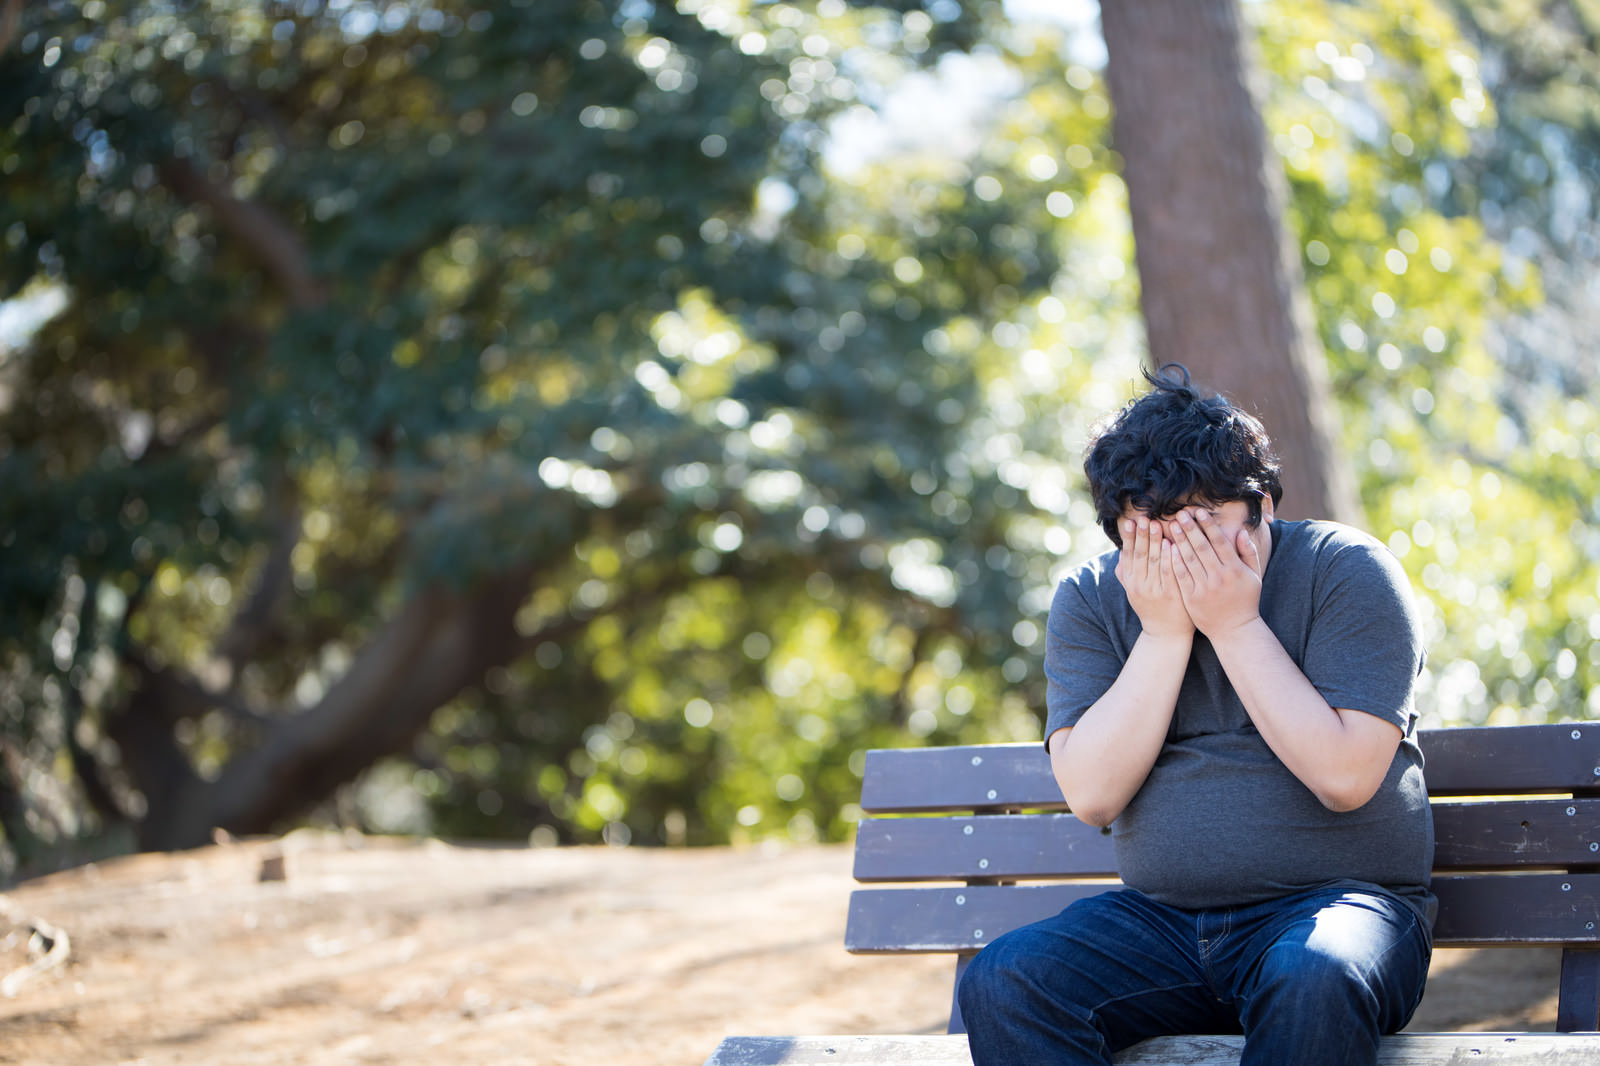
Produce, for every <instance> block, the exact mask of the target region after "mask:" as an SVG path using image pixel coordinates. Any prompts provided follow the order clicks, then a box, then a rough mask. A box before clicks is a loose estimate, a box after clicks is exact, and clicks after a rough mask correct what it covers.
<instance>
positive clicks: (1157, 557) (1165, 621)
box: [1116, 515, 1194, 638]
mask: <svg viewBox="0 0 1600 1066" xmlns="http://www.w3.org/2000/svg"><path fill="white" fill-rule="evenodd" d="M1175 555H1176V548H1175V547H1174V546H1173V545H1172V544H1171V543H1168V538H1167V536H1166V530H1165V527H1164V526H1163V524H1162V523H1161V522H1159V521H1155V520H1152V519H1150V518H1147V517H1145V516H1144V515H1137V516H1135V517H1132V518H1124V519H1123V520H1122V551H1121V553H1120V555H1119V557H1118V559H1117V570H1116V573H1117V580H1118V581H1120V582H1122V587H1123V589H1124V591H1126V592H1127V594H1128V605H1129V606H1130V607H1132V608H1133V612H1134V613H1135V614H1137V615H1138V616H1139V623H1140V625H1142V626H1143V627H1144V631H1145V632H1146V633H1148V634H1150V635H1151V636H1153V637H1185V638H1188V637H1192V636H1193V635H1194V621H1193V620H1192V619H1191V618H1190V617H1189V610H1188V608H1186V607H1185V606H1184V605H1183V596H1182V595H1181V594H1180V593H1179V590H1178V579H1177V575H1176V572H1175V571H1174V569H1173V560H1174V556H1175Z"/></svg>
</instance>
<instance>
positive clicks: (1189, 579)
mask: <svg viewBox="0 0 1600 1066" xmlns="http://www.w3.org/2000/svg"><path fill="white" fill-rule="evenodd" d="M1173 532H1174V537H1173V539H1172V540H1171V541H1169V542H1167V543H1166V544H1165V545H1163V547H1165V548H1166V554H1165V555H1164V556H1163V557H1162V562H1163V563H1164V564H1165V565H1166V568H1167V570H1166V572H1167V573H1169V574H1171V575H1172V580H1173V584H1174V586H1175V587H1176V588H1177V589H1178V591H1179V592H1180V593H1181V592H1182V591H1183V590H1184V589H1186V588H1192V587H1193V586H1194V583H1195V576H1196V572H1195V571H1194V570H1192V569H1190V566H1189V558H1191V557H1192V556H1193V554H1194V553H1193V551H1191V550H1190V549H1189V547H1188V542H1187V541H1186V540H1185V539H1184V538H1183V537H1181V536H1178V535H1176V534H1177V530H1176V529H1174V530H1173ZM1185 553H1187V555H1186V554H1185Z"/></svg>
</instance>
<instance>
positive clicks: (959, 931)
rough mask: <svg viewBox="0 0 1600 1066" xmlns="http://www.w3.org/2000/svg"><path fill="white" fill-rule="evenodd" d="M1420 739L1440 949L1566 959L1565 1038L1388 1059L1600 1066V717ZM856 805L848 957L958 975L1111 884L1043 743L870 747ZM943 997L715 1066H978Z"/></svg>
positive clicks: (751, 1039) (1233, 1050)
mask: <svg viewBox="0 0 1600 1066" xmlns="http://www.w3.org/2000/svg"><path fill="white" fill-rule="evenodd" d="M1421 745H1422V749H1423V752H1424V754H1425V756H1426V758H1427V768H1426V769H1427V778H1428V790H1429V795H1430V798H1431V799H1432V801H1433V814H1434V828H1435V834H1436V837H1437V841H1438V843H1437V849H1436V852H1435V856H1434V878H1433V888H1434V892H1435V893H1436V894H1437V895H1438V897H1439V917H1438V921H1437V922H1436V923H1435V925H1434V942H1435V943H1436V944H1438V945H1440V946H1472V947H1480V946H1483V947H1488V946H1493V947H1505V948H1511V947H1526V946H1533V945H1545V946H1550V945H1559V946H1560V947H1561V948H1562V949H1563V950H1562V962H1561V985H1560V999H1559V1006H1558V1011H1557V1028H1558V1030H1559V1032H1557V1033H1420V1034H1413V1033H1404V1034H1400V1035H1397V1036H1392V1037H1385V1038H1384V1043H1383V1047H1382V1050H1381V1057H1380V1062H1382V1063H1384V1064H1386V1066H1402V1064H1404V1066H1443V1064H1445V1063H1467V1062H1471V1063H1475V1064H1478V1066H1497V1064H1501V1063H1533V1062H1538V1063H1549V1064H1572V1066H1579V1064H1582V1066H1597V1064H1600V1033H1596V1032H1595V1031H1596V1030H1600V723H1577V724H1570V725H1534V726H1508V727H1501V728H1460V729H1438V730H1432V731H1424V732H1423V733H1422V734H1421ZM861 806H862V809H863V811H864V812H866V813H867V814H870V815H874V816H876V817H871V818H868V819H866V820H864V821H863V822H862V823H861V827H860V831H859V833H858V834H857V837H856V853H855V877H856V880H857V881H860V882H864V883H866V884H868V885H871V886H873V887H867V888H860V889H857V890H856V891H855V892H854V893H853V894H852V895H851V899H850V915H849V920H848V923H847V925H846V929H845V947H846V948H847V949H848V950H850V951H852V952H857V953H865V954H904V953H925V952H949V953H952V954H954V955H955V956H956V965H955V971H956V972H955V976H956V980H957V981H959V980H960V978H961V973H962V971H963V970H965V968H966V965H967V963H968V962H969V961H971V959H972V957H973V955H975V954H976V953H977V952H978V949H980V948H982V947H983V946H984V945H985V944H987V943H989V941H991V940H993V939H994V938H995V937H997V936H999V935H1000V934H1001V933H1003V932H1005V931H1007V930H1008V929H1013V928H1016V927H1017V926H1019V925H1023V924H1026V923H1028V922H1032V921H1035V920H1037V919H1040V918H1045V917H1048V916H1050V915H1052V914H1055V913H1056V912H1058V911H1059V910H1061V908H1062V907H1065V906H1066V905H1067V904H1068V903H1070V902H1072V901H1073V900H1075V899H1078V898H1079V897H1081V896H1086V895H1090V894H1093V893H1096V892H1101V891H1104V890H1105V888H1106V887H1107V886H1108V885H1109V884H1114V883H1115V881H1116V874H1115V869H1114V863H1113V859H1112V850H1111V838H1110V836H1109V834H1108V833H1106V832H1104V831H1101V830H1098V829H1095V828H1093V827H1091V826H1088V825H1085V824H1084V823H1082V822H1080V821H1078V820H1077V819H1076V818H1074V817H1073V816H1072V815H1071V814H1068V813H1066V809H1065V808H1066V805H1065V804H1064V803H1063V802H1062V800H1061V792H1060V789H1059V788H1057V786H1056V783H1055V779H1054V778H1053V777H1052V776H1051V773H1050V764H1049V759H1048V757H1047V756H1046V755H1045V752H1044V749H1043V747H1042V746H1041V745H1039V744H990V745H980V746H972V747H949V748H907V749H894V750H879V751H872V752H869V753H868V755H867V761H866V772H865V776H864V779H863V782H862V789H861ZM930 815H931V816H932V817H930ZM905 816H916V817H905ZM890 882H896V884H893V885H892V887H885V886H887V885H888V883H890ZM934 882H954V883H953V884H950V883H945V884H935V883H934ZM951 1002H952V1008H951V1017H950V1027H949V1032H950V1035H947V1036H938V1035H925V1036H815V1037H812V1036H796V1037H789V1036H747V1037H729V1038H728V1039H726V1040H724V1041H723V1042H722V1044H721V1045H720V1046H719V1047H718V1048H717V1049H716V1051H715V1053H714V1054H713V1055H712V1056H711V1058H710V1059H709V1060H707V1063H706V1066H777V1064H785V1066H821V1064H823V1063H826V1064H828V1066H868V1064H871V1066H889V1064H905V1066H911V1064H917V1066H970V1064H971V1061H972V1060H971V1056H970V1054H969V1052H968V1049H967V1040H966V1036H965V1035H964V1034H965V1028H964V1027H963V1025H962V1022H961V1015H960V1011H959V1008H958V1007H956V1006H954V998H953V997H952V1001H951ZM1242 1044H1243V1038H1241V1037H1237V1036H1193V1037H1158V1038H1156V1039H1152V1040H1147V1041H1145V1042H1144V1043H1142V1044H1139V1045H1138V1046H1136V1047H1133V1048H1130V1049H1128V1050H1127V1051H1126V1052H1124V1053H1123V1054H1122V1055H1121V1056H1119V1057H1118V1059H1117V1061H1118V1062H1119V1063H1147V1064H1155V1063H1172V1064H1177V1063H1183V1064H1189V1066H1222V1064H1225V1063H1229V1064H1236V1063H1237V1062H1238V1060H1239V1051H1240V1048H1241V1047H1242ZM1018 1066H1026V1064H1022V1063H1019V1064H1018Z"/></svg>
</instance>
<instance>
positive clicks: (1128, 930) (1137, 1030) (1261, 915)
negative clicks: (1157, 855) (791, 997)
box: [957, 882, 1433, 1066]
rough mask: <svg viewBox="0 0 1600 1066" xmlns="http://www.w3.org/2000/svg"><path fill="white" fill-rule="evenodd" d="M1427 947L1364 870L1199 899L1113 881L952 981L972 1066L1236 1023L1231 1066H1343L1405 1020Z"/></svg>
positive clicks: (1115, 1047)
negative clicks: (1239, 1044)
mask: <svg viewBox="0 0 1600 1066" xmlns="http://www.w3.org/2000/svg"><path fill="white" fill-rule="evenodd" d="M1432 950H1433V945H1432V937H1431V935H1430V933H1429V931H1428V929H1427V927H1426V926H1425V925H1424V923H1423V922H1422V920H1421V918H1420V917H1419V916H1418V915H1417V913H1416V912H1415V911H1414V910H1413V909H1412V908H1411V907H1409V906H1407V905H1406V904H1405V903H1404V902H1402V901H1401V900H1400V899H1399V898H1397V897H1395V896H1393V895H1390V894H1389V893H1388V892H1385V891H1383V890H1382V889H1379V888H1376V887H1374V886H1370V885H1365V884H1363V883H1361V882H1341V883H1338V884H1334V885H1329V886H1325V887H1322V888H1317V889H1312V890H1310V891H1306V892H1301V893H1298V894H1296V895H1292V896H1286V897H1284V898H1282V899H1275V900H1272V901H1270V902H1267V903H1256V904H1251V905H1249V906H1243V907H1230V908H1226V909H1219V910H1204V911H1191V910H1180V909H1178V908H1176V907H1168V906H1165V905H1163V904H1160V903H1156V902H1155V901H1154V900H1152V899H1150V898H1149V897H1148V896H1145V895H1143V894H1141V893H1139V892H1135V891H1133V890H1132V889H1119V890H1116V891H1111V892H1106V893H1104V894H1102V895H1099V896H1094V897H1091V898H1089V899H1084V900H1080V901H1078V902H1077V903H1074V904H1072V905H1071V906H1070V907H1068V908H1067V909H1066V910H1064V911H1062V912H1061V913H1060V914H1058V915H1056V916H1055V917H1054V918H1047V919H1045V920H1044V921H1042V922H1035V923H1034V924H1033V925H1028V926H1024V927H1022V928H1021V929H1016V930H1013V931H1012V932H1009V933H1006V934H1005V935H1004V936H1001V937H999V938H997V939H996V940H995V941H994V943H992V944H990V945H989V946H988V947H986V948H984V949H983V950H982V951H980V952H979V953H978V955H977V957H975V958H974V959H973V960H972V963H971V964H970V965H969V966H968V967H967V970H966V973H965V975H964V976H963V977H962V980H961V986H960V988H959V989H958V990H957V995H958V997H959V1000H960V1004H961V1014H962V1017H963V1019H964V1020H965V1022H966V1025H967V1033H968V1039H969V1040H970V1041H971V1044H972V1058H973V1062H974V1063H975V1066H1023V1064H1027V1066H1043V1064H1046V1063H1060V1064H1068V1063H1071V1064H1082V1063H1109V1062H1110V1061H1111V1056H1112V1054H1113V1053H1114V1052H1116V1051H1120V1050H1121V1049H1123V1048H1125V1047H1128V1046H1130V1045H1132V1044H1136V1043H1138V1042H1139V1041H1141V1040H1143V1039H1145V1038H1146V1037H1151V1036H1161V1035H1166V1034H1176V1033H1241V1032H1242V1033H1244V1034H1245V1048H1244V1056H1243V1058H1242V1059H1241V1060H1240V1062H1241V1066H1291V1064H1292V1066H1313V1064H1316V1063H1328V1064H1337V1066H1356V1064H1361V1063H1373V1062H1375V1061H1376V1059H1377V1054H1378V1037H1379V1035H1380V1034H1383V1033H1392V1032H1395V1031H1397V1030H1398V1029H1400V1028H1401V1027H1402V1026H1404V1025H1405V1024H1406V1022H1407V1021H1409V1020H1410V1018H1411V1014H1412V1012H1413V1011H1414V1010H1416V1007H1417V1003H1418V1002H1419V1001H1421V999H1422V985H1423V982H1424V981H1425V980H1426V979H1427V976H1428V959H1429V956H1430V955H1431V954H1432Z"/></svg>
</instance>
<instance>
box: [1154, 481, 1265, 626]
mask: <svg viewBox="0 0 1600 1066" xmlns="http://www.w3.org/2000/svg"><path fill="white" fill-rule="evenodd" d="M1167 528H1168V530H1169V531H1170V533H1171V534H1172V537H1173V540H1174V542H1175V545H1176V547H1177V549H1178V557H1177V559H1176V560H1175V564H1174V570H1175V571H1176V575H1177V579H1178V592H1179V594H1180V595H1181V596H1182V597H1183V605H1184V606H1185V607H1186V608H1188V611H1189V617H1190V618H1191V619H1192V620H1193V621H1194V625H1195V628H1196V629H1198V630H1199V631H1200V632H1202V633H1204V634H1205V635H1206V636H1207V637H1208V638H1210V639H1211V640H1212V641H1213V642H1215V641H1216V640H1217V639H1218V638H1219V637H1222V636H1225V635H1226V634H1227V633H1228V632H1229V631H1231V630H1234V629H1237V628H1239V627H1241V626H1245V625H1248V624H1250V623H1251V622H1253V621H1255V620H1256V619H1257V618H1259V617H1260V616H1261V569H1262V567H1261V556H1260V553H1259V552H1258V551H1257V550H1256V544H1255V541H1254V540H1252V539H1251V537H1250V530H1249V529H1241V530H1239V532H1238V533H1237V534H1236V535H1235V536H1234V537H1232V538H1229V537H1228V535H1227V534H1226V533H1225V532H1223V530H1222V529H1221V528H1220V527H1219V526H1218V524H1217V520H1216V519H1215V518H1214V517H1213V516H1212V515H1211V514H1209V513H1208V512H1206V511H1205V510H1203V509H1201V508H1185V509H1184V510H1182V511H1179V512H1178V516H1177V518H1176V520H1175V521H1171V522H1168V523H1167Z"/></svg>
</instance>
